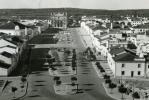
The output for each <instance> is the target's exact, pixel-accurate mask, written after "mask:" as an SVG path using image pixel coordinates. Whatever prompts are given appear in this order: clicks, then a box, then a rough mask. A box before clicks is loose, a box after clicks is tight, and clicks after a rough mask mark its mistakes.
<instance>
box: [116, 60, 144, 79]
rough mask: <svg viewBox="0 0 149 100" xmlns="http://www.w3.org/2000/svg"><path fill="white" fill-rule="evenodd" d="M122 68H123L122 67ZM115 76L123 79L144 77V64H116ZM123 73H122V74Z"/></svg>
mask: <svg viewBox="0 0 149 100" xmlns="http://www.w3.org/2000/svg"><path fill="white" fill-rule="evenodd" d="M122 66H124V67H122ZM115 67H116V71H115V76H121V75H122V73H123V75H122V76H125V77H144V76H145V63H144V62H142V63H141V62H116V63H115ZM122 71H123V72H122Z"/></svg>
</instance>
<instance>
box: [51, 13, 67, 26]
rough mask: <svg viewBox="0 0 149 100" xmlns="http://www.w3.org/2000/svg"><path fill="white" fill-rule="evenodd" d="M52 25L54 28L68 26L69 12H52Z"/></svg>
mask: <svg viewBox="0 0 149 100" xmlns="http://www.w3.org/2000/svg"><path fill="white" fill-rule="evenodd" d="M51 25H52V26H53V27H54V28H62V29H66V28H67V13H66V12H52V13H51Z"/></svg>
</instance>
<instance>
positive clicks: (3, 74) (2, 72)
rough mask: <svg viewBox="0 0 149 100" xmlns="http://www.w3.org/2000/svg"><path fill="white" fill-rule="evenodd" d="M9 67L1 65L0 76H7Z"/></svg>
mask: <svg viewBox="0 0 149 100" xmlns="http://www.w3.org/2000/svg"><path fill="white" fill-rule="evenodd" d="M7 74H8V73H7V69H4V68H1V67H0V76H7Z"/></svg>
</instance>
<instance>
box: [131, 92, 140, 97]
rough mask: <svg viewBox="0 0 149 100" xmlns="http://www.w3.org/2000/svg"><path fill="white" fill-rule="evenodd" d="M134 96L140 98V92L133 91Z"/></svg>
mask: <svg viewBox="0 0 149 100" xmlns="http://www.w3.org/2000/svg"><path fill="white" fill-rule="evenodd" d="M132 97H134V98H136V99H139V98H140V96H139V94H138V92H135V93H133V94H132Z"/></svg>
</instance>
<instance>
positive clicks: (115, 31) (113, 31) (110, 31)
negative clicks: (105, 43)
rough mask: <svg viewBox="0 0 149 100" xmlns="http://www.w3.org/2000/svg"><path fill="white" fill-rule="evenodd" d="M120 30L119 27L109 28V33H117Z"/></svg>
mask: <svg viewBox="0 0 149 100" xmlns="http://www.w3.org/2000/svg"><path fill="white" fill-rule="evenodd" d="M119 32H120V30H119V29H112V30H109V34H116V33H119Z"/></svg>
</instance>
